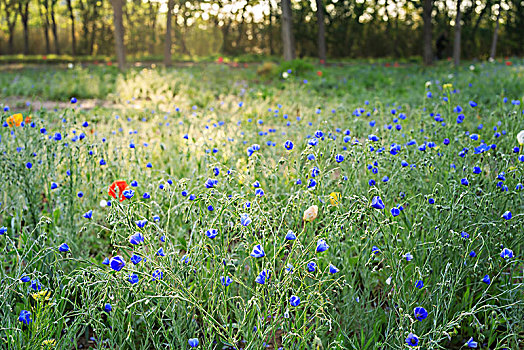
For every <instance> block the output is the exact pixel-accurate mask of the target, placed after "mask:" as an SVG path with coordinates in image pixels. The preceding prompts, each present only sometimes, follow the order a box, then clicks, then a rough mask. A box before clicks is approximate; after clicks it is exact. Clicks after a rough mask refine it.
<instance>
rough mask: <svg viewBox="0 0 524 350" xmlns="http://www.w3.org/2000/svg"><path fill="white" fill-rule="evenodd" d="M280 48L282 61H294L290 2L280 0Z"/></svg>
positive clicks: (288, 0)
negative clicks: (282, 56) (282, 53)
mask: <svg viewBox="0 0 524 350" xmlns="http://www.w3.org/2000/svg"><path fill="white" fill-rule="evenodd" d="M281 6H282V24H281V25H282V46H283V51H284V59H285V60H286V61H290V60H293V59H295V57H296V56H295V45H294V41H295V39H294V38H293V17H292V12H291V1H290V0H282V2H281Z"/></svg>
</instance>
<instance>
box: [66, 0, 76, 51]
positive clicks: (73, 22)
mask: <svg viewBox="0 0 524 350" xmlns="http://www.w3.org/2000/svg"><path fill="white" fill-rule="evenodd" d="M67 9H68V10H69V18H71V46H72V54H73V56H75V55H76V39H75V14H74V13H73V6H72V5H71V0H67Z"/></svg>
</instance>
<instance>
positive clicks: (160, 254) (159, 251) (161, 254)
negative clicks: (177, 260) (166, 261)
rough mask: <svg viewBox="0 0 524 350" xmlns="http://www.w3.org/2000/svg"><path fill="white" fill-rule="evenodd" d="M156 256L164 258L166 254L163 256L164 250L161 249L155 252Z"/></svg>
mask: <svg viewBox="0 0 524 350" xmlns="http://www.w3.org/2000/svg"><path fill="white" fill-rule="evenodd" d="M156 256H166V254H164V249H163V248H160V249H158V251H157V252H156Z"/></svg>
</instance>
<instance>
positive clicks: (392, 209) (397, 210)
mask: <svg viewBox="0 0 524 350" xmlns="http://www.w3.org/2000/svg"><path fill="white" fill-rule="evenodd" d="M391 215H393V217H395V216H399V215H400V210H399V209H398V208H391Z"/></svg>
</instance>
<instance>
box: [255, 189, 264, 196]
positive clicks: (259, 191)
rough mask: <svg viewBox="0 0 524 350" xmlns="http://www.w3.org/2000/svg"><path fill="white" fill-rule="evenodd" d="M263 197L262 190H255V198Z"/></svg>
mask: <svg viewBox="0 0 524 350" xmlns="http://www.w3.org/2000/svg"><path fill="white" fill-rule="evenodd" d="M263 195H264V190H263V189H261V188H257V189H256V190H255V196H259V197H262V196H263Z"/></svg>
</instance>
